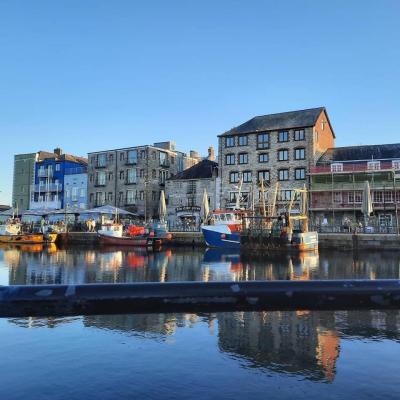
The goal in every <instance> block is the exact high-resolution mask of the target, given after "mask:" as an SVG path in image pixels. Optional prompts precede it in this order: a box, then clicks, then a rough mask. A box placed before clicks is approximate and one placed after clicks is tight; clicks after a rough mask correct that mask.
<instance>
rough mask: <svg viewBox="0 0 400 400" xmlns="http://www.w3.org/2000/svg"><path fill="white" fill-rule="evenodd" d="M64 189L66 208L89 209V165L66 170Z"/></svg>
mask: <svg viewBox="0 0 400 400" xmlns="http://www.w3.org/2000/svg"><path fill="white" fill-rule="evenodd" d="M64 188H65V190H64V205H65V208H67V209H68V208H81V209H85V208H87V165H81V166H78V167H74V168H66V170H65V175H64Z"/></svg>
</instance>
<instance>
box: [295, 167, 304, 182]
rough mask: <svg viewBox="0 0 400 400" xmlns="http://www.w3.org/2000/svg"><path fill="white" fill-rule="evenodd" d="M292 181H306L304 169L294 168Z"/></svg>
mask: <svg viewBox="0 0 400 400" xmlns="http://www.w3.org/2000/svg"><path fill="white" fill-rule="evenodd" d="M294 179H296V180H298V181H299V180H301V179H306V169H305V168H296V169H295V170H294Z"/></svg>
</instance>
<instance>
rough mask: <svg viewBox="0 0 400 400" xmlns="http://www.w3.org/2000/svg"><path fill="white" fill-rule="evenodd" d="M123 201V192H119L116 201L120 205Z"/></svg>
mask: <svg viewBox="0 0 400 400" xmlns="http://www.w3.org/2000/svg"><path fill="white" fill-rule="evenodd" d="M123 201H124V192H119V194H118V203H119V204H121V205H122V203H123Z"/></svg>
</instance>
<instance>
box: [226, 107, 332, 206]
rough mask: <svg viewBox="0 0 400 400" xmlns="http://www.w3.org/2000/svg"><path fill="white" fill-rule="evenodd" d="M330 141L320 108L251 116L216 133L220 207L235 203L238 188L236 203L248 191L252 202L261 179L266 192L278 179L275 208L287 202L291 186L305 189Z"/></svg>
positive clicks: (257, 196)
mask: <svg viewBox="0 0 400 400" xmlns="http://www.w3.org/2000/svg"><path fill="white" fill-rule="evenodd" d="M334 145H335V134H334V132H333V128H332V126H331V123H330V121H329V118H328V114H327V111H326V109H325V108H324V107H319V108H312V109H307V110H300V111H291V112H283V113H279V114H269V115H263V116H258V117H254V118H252V119H250V120H249V121H247V122H245V123H243V124H241V125H239V126H237V127H235V128H233V129H231V130H229V131H227V132H225V133H223V134H222V135H219V175H220V177H221V190H220V203H221V207H223V208H228V207H232V206H234V205H235V204H236V198H237V196H238V193H239V186H240V189H241V190H240V191H241V198H240V204H241V205H242V206H246V205H247V203H248V195H249V193H251V192H253V196H254V199H255V201H258V199H260V196H261V192H260V183H261V180H263V182H264V184H265V185H266V187H267V189H268V188H271V190H270V193H268V190H267V192H266V194H267V195H268V194H269V195H272V193H273V191H272V188H275V187H276V183H278V184H279V186H278V192H277V194H278V196H277V197H278V203H277V204H278V209H279V206H282V207H283V206H285V205H287V203H288V202H289V201H290V198H291V195H292V190H293V189H295V188H303V187H304V185H306V186H307V187H308V184H309V182H308V179H307V174H308V173H309V171H310V168H311V167H312V166H314V165H315V164H316V162H317V160H318V159H319V157H320V156H321V155H322V154H323V153H324V152H325V151H326V150H327V149H328V148H331V147H334ZM257 192H258V193H257ZM267 201H268V198H267Z"/></svg>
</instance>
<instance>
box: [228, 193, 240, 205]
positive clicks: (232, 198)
mask: <svg viewBox="0 0 400 400" xmlns="http://www.w3.org/2000/svg"><path fill="white" fill-rule="evenodd" d="M237 195H238V193H237V192H230V193H229V202H230V203H236V198H237Z"/></svg>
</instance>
